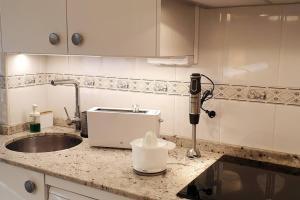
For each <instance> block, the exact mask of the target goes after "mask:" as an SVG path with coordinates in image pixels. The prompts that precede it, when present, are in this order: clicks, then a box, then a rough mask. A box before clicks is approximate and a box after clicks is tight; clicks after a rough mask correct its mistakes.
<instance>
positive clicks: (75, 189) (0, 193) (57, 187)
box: [0, 162, 132, 200]
mask: <svg viewBox="0 0 300 200" xmlns="http://www.w3.org/2000/svg"><path fill="white" fill-rule="evenodd" d="M0 200H132V199H130V198H127V197H123V196H120V195H116V194H113V193H109V192H106V191H102V190H99V189H95V188H91V187H87V186H84V185H81V184H78V183H73V182H70V181H66V180H62V179H59V178H55V177H52V176H48V175H45V174H42V173H38V172H35V171H31V170H28V169H24V168H21V167H16V166H13V165H9V164H6V163H4V162H0Z"/></svg>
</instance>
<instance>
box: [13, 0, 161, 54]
mask: <svg viewBox="0 0 300 200" xmlns="http://www.w3.org/2000/svg"><path fill="white" fill-rule="evenodd" d="M8 1H10V0H8ZM156 1H157V0H67V15H68V17H67V21H68V34H69V53H70V54H75V55H100V56H155V55H156V43H157V42H156V40H157V19H156V11H157V4H156ZM74 33H79V34H80V35H81V37H82V42H81V43H80V42H78V41H79V40H78V37H77V38H76V39H77V40H76V41H77V42H78V43H80V44H78V43H77V45H74V44H73V43H72V36H73V34H74ZM74 36H75V35H74ZM77 36H78V35H77Z"/></svg>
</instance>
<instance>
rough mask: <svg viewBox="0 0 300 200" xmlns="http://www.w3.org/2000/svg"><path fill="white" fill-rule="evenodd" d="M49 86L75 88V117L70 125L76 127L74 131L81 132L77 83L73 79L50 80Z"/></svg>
mask: <svg viewBox="0 0 300 200" xmlns="http://www.w3.org/2000/svg"><path fill="white" fill-rule="evenodd" d="M50 83H51V85H53V86H57V85H74V87H75V117H74V120H72V123H74V124H75V125H76V130H81V118H80V93H79V82H78V81H77V80H74V79H62V80H52V81H51V82H50Z"/></svg>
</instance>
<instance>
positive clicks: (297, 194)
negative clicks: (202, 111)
mask: <svg viewBox="0 0 300 200" xmlns="http://www.w3.org/2000/svg"><path fill="white" fill-rule="evenodd" d="M177 196H179V197H181V198H186V199H192V200H300V169H298V168H293V167H287V166H282V165H276V164H270V163H265V162H260V161H253V160H248V159H243V158H237V157H232V156H223V157H221V158H220V159H219V160H218V161H217V162H216V163H215V164H213V165H212V166H211V167H209V168H208V169H207V170H206V171H204V172H203V173H202V174H200V176H198V177H197V178H196V179H194V180H193V181H192V182H191V183H190V184H189V185H187V186H186V187H185V188H183V189H182V190H181V191H180V192H179V193H178V194H177Z"/></svg>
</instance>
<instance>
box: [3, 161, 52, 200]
mask: <svg viewBox="0 0 300 200" xmlns="http://www.w3.org/2000/svg"><path fill="white" fill-rule="evenodd" d="M25 185H26V186H25ZM45 194H46V192H45V180H44V174H40V173H37V172H33V171H30V170H26V169H23V168H20V167H16V166H12V165H9V164H6V163H3V162H0V199H1V200H45V199H46V197H45Z"/></svg>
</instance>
